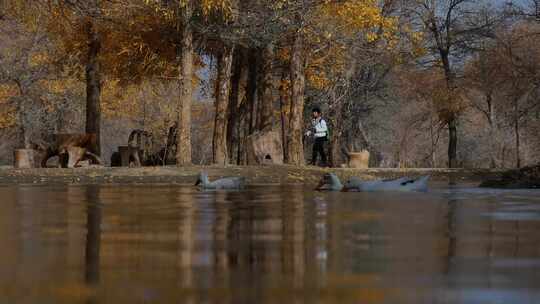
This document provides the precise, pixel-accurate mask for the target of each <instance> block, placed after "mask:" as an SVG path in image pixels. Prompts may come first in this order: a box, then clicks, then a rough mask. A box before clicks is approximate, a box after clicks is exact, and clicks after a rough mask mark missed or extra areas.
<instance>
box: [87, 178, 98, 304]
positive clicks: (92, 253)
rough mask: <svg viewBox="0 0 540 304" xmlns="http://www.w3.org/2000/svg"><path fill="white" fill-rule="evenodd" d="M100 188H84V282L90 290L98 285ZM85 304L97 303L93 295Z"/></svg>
mask: <svg viewBox="0 0 540 304" xmlns="http://www.w3.org/2000/svg"><path fill="white" fill-rule="evenodd" d="M99 192H100V188H99V187H98V186H88V187H87V188H86V203H87V210H86V244H85V258H84V260H85V272H84V277H85V282H86V284H87V285H88V287H90V288H95V287H96V286H97V285H98V284H99V264H100V263H99V262H100V254H99V253H100V244H101V212H102V211H101V207H102V204H101V201H100V197H99ZM86 303H91V304H96V303H98V301H97V297H96V295H95V294H93V295H92V296H91V297H90V298H89V299H88V300H87V301H86Z"/></svg>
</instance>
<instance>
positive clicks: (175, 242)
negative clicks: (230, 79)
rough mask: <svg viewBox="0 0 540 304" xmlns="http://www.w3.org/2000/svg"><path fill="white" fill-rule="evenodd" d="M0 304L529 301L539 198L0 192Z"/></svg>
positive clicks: (78, 189)
mask: <svg viewBox="0 0 540 304" xmlns="http://www.w3.org/2000/svg"><path fill="white" fill-rule="evenodd" d="M0 303H17V304H22V303H39V304H44V303H120V304H123V303H126V304H127V303H130V304H131V303H220V304H222V303H231V304H232V303H234V304H238V303H240V304H241V303H246V304H247V303H392V304H394V303H411V304H412V303H415V304H418V303H436V304H437V303H471V304H483V303H486V304H488V303H489V304H494V303H495V304H496V303H501V304H503V303H504V304H508V303H512V304H515V303H540V192H538V191H533V190H531V191H503V190H484V189H477V188H454V189H450V188H438V189H434V190H432V191H430V192H429V193H401V194H392V193H383V194H381V193H379V194H375V193H314V192H312V191H310V190H309V189H306V188H301V187H254V188H249V189H247V190H245V191H241V192H200V191H197V189H194V188H190V187H176V186H174V187H173V186H133V185H130V186H120V185H114V186H113V185H106V186H2V187H0Z"/></svg>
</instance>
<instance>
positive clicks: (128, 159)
mask: <svg viewBox="0 0 540 304" xmlns="http://www.w3.org/2000/svg"><path fill="white" fill-rule="evenodd" d="M118 152H119V153H120V164H121V166H122V167H131V166H132V164H133V166H134V167H140V166H142V164H141V159H140V157H139V153H140V149H139V148H137V147H130V146H119V147H118Z"/></svg>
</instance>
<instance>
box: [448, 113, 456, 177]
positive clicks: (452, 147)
mask: <svg viewBox="0 0 540 304" xmlns="http://www.w3.org/2000/svg"><path fill="white" fill-rule="evenodd" d="M448 167H449V168H456V167H457V119H456V117H455V116H454V115H452V117H451V118H450V119H449V120H448Z"/></svg>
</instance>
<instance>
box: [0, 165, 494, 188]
mask: <svg viewBox="0 0 540 304" xmlns="http://www.w3.org/2000/svg"><path fill="white" fill-rule="evenodd" d="M201 171H205V172H207V173H208V175H209V177H210V179H211V180H212V179H214V178H218V177H224V176H245V177H246V178H247V180H248V184H250V185H257V184H281V185H290V184H304V185H312V184H316V183H317V182H318V181H319V180H320V178H321V176H322V175H323V174H324V173H326V172H333V173H336V174H337V175H338V176H339V177H340V178H341V179H342V180H345V179H347V178H348V177H350V176H357V177H360V178H362V179H366V180H373V179H380V178H395V177H401V176H419V175H426V174H428V175H431V180H432V181H435V182H454V183H458V184H459V183H469V184H470V183H478V184H479V183H480V182H481V181H482V180H485V179H494V178H499V177H500V176H501V174H502V173H503V171H502V170H488V169H433V168H427V169H394V168H389V169H384V168H373V169H345V168H318V167H295V166H257V167H254V166H247V167H238V166H228V167H217V166H192V167H174V166H168V167H143V168H109V167H90V168H76V169H58V168H47V169H41V168H40V169H14V168H10V167H1V168H0V184H47V183H68V184H100V183H140V184H145V183H166V184H193V183H195V180H196V177H197V174H198V173H199V172H201Z"/></svg>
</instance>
